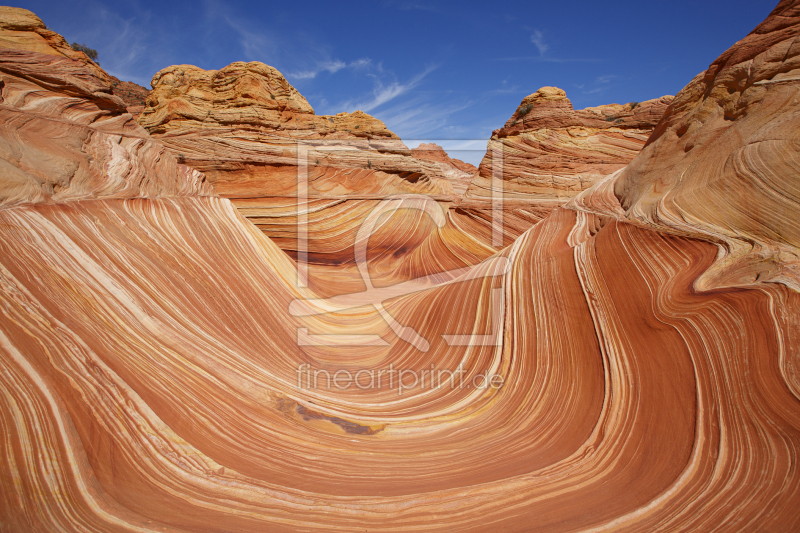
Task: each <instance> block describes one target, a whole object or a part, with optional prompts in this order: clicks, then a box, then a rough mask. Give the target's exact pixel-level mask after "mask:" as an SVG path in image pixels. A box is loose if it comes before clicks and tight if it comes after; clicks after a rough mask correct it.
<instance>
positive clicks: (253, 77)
mask: <svg viewBox="0 0 800 533" xmlns="http://www.w3.org/2000/svg"><path fill="white" fill-rule="evenodd" d="M152 85H153V88H154V89H153V91H152V92H151V93H150V95H149V96H148V99H147V107H146V108H145V109H144V111H143V112H142V114H141V116H140V117H139V123H140V124H142V125H143V126H144V127H145V128H147V129H148V131H149V132H150V133H151V134H152V135H153V136H154V137H156V138H158V139H160V141H161V142H162V143H163V144H164V145H165V146H166V147H167V148H168V149H169V150H171V151H172V153H173V154H175V155H176V156H177V157H178V159H179V160H180V161H181V162H182V163H185V164H187V165H189V166H191V167H192V168H194V169H196V170H198V171H200V172H202V173H203V174H204V175H205V176H206V177H207V178H208V180H209V181H210V182H211V183H212V184H213V185H214V186H215V189H216V191H217V192H218V193H219V194H220V195H221V196H222V197H225V198H230V199H231V200H232V201H233V202H234V205H236V206H237V207H238V208H239V209H240V212H241V213H242V214H243V215H245V216H246V217H248V218H249V219H250V220H251V221H252V222H253V223H254V224H256V225H257V227H259V228H260V229H261V230H262V231H264V232H265V233H266V234H267V235H268V236H269V237H270V238H272V239H274V240H275V242H277V243H278V244H279V245H280V246H281V247H282V248H283V249H284V250H286V251H287V252H289V253H290V254H291V255H292V257H297V253H298V234H297V227H298V213H299V212H302V213H304V214H303V216H307V217H308V222H309V226H308V228H309V229H308V231H309V232H310V233H309V235H310V239H309V250H308V252H309V258H310V260H311V261H312V263H314V264H316V265H318V266H320V267H322V266H324V265H332V264H333V265H342V264H349V265H351V266H353V265H354V264H355V255H354V254H355V252H354V247H355V244H356V234H357V230H358V228H359V227H360V225H361V224H362V223H363V222H364V221H365V220H366V217H368V216H369V214H370V213H371V212H372V211H373V210H374V209H375V208H376V207H377V206H378V204H379V203H380V202H381V201H382V200H383V199H385V198H387V197H390V196H393V195H424V196H425V197H426V198H429V199H430V201H431V202H434V203H437V202H438V204H439V205H437V209H440V210H444V211H445V212H446V211H447V208H448V206H449V205H450V204H451V203H452V202H454V201H456V200H458V199H459V198H460V197H461V196H463V194H464V192H465V191H466V188H467V185H468V183H469V180H470V178H471V173H469V172H466V171H464V170H462V169H461V168H459V166H461V167H462V168H468V167H464V164H463V163H460V162H459V163H454V162H453V161H449V162H447V163H443V162H442V161H439V160H430V158H424V157H423V158H418V157H415V155H414V154H413V153H412V151H410V150H409V149H408V148H407V147H406V146H405V145H404V144H403V143H402V141H400V139H399V138H398V137H397V135H395V134H394V133H392V132H391V131H389V130H388V129H387V128H386V126H385V125H384V124H383V122H381V121H379V120H377V119H375V118H373V117H371V116H370V115H368V114H366V113H363V112H361V111H356V112H354V113H339V114H337V115H323V116H318V115H316V114H315V113H314V110H313V108H312V107H311V105H310V104H309V103H308V102H307V101H306V99H305V98H303V96H302V95H300V93H298V92H297V90H296V89H295V88H294V87H292V86H291V85H290V84H289V83H288V82H287V81H286V79H285V78H284V77H283V75H281V73H280V72H278V71H277V70H276V69H274V68H272V67H270V66H268V65H265V64H263V63H258V62H252V63H241V62H239V63H233V64H231V65H229V66H227V67H225V68H223V69H221V70H219V71H206V70H202V69H199V68H197V67H193V66H190V65H180V66H173V67H169V68H166V69H164V70H162V71H161V72H159V73H158V74H156V75H155V76H154V77H153V82H152ZM301 168H302V170H300V169H301ZM301 176H302V179H300V177H301ZM301 182H302V183H301ZM301 191H302V192H301ZM298 197H300V199H299V200H298ZM298 202H299V206H298ZM411 202H412V204H413V205H417V204H418V200H411ZM388 224H389V226H387V229H386V230H385V231H387V232H388V231H389V230H388V227H391V226H397V227H395V229H394V230H392V232H391V233H394V234H395V235H402V236H403V237H402V238H401V239H400V240H399V241H398V240H397V237H395V238H391V237H390V236H389V235H386V236H385V237H386V238H387V239H389V241H381V240H380V238H378V237H376V238H375V239H372V241H371V244H370V249H371V250H375V253H376V254H378V255H379V256H380V257H383V258H384V259H386V260H388V261H390V262H392V263H394V261H393V258H394V257H395V255H401V254H399V252H398V251H399V250H406V251H412V250H414V249H416V248H418V247H419V246H420V245H421V244H422V243H423V242H424V241H425V240H426V239H427V238H428V237H432V238H437V237H436V235H434V234H435V233H438V231H439V230H438V228H437V226H436V225H433V224H432V223H431V221H430V220H429V219H428V218H427V217H426V216H422V214H421V213H420V211H419V210H418V209H415V208H410V209H406V208H400V209H399V211H398V212H397V213H395V214H394V215H393V216H392V218H391V222H390V223H388ZM400 228H402V229H400ZM450 229H451V231H452V230H453V228H452V225H450ZM443 231H444V230H443ZM467 240H469V239H467ZM332 243H333V244H332ZM470 246H471V245H470ZM388 249H391V250H392V251H391V253H382V252H380V250H388ZM482 250H483V251H482V252H481V254H480V255H479V257H476V256H475V255H474V253H473V252H470V251H467V250H464V251H463V253H462V252H459V253H461V255H463V256H464V257H469V261H471V263H469V264H474V262H476V261H479V260H480V259H483V258H485V257H486V256H488V255H490V254H491V253H493V250H492V249H491V248H489V247H482ZM370 253H372V252H370ZM376 261H377V258H376ZM459 266H462V267H463V266H466V263H463V262H461V263H460V265H459ZM386 268H387V269H390V268H391V269H393V268H394V267H390V266H388V265H387V266H386ZM321 272H322V274H323V275H324V276H330V275H334V274H333V273H331V272H330V271H329V270H323V271H321Z"/></svg>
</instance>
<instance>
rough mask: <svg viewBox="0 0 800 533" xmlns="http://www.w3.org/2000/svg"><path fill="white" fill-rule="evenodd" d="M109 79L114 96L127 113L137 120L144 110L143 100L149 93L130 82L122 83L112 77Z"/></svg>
mask: <svg viewBox="0 0 800 533" xmlns="http://www.w3.org/2000/svg"><path fill="white" fill-rule="evenodd" d="M109 77H110V78H111V89H112V91H113V92H114V95H116V96H119V97H120V99H121V100H122V101H123V102H125V105H126V106H127V109H128V113H130V114H131V115H133V116H134V117H135V118H137V117H138V116H139V114H140V113H141V112H142V111H143V110H144V104H145V100H146V99H147V94H148V93H149V92H150V91H148V90H147V89H146V88H144V87H142V86H141V85H138V84H136V83H133V82H132V81H122V80H120V79H119V78H116V77H114V76H109Z"/></svg>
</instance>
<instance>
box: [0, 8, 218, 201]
mask: <svg viewBox="0 0 800 533" xmlns="http://www.w3.org/2000/svg"><path fill="white" fill-rule="evenodd" d="M0 21H2V22H0V45H3V46H5V48H0V86H1V87H2V93H1V96H2V99H1V100H0V154H2V160H0V165H2V173H3V179H2V181H0V205H3V206H9V205H15V204H20V203H27V202H51V201H56V202H58V201H65V200H82V199H92V198H135V197H154V196H179V195H184V194H192V195H194V194H211V193H212V192H213V191H212V188H211V187H210V186H209V185H208V184H207V183H205V180H204V178H203V176H202V175H200V174H199V173H198V172H197V171H196V170H194V169H191V168H189V167H186V166H184V165H181V164H179V163H178V161H177V160H176V159H175V158H174V157H173V156H172V155H171V154H169V152H168V151H167V150H166V149H165V148H164V147H163V145H161V144H160V143H157V142H153V141H152V140H151V139H150V138H149V135H148V134H147V132H146V131H144V130H143V129H142V128H141V127H139V126H138V125H137V124H136V122H135V121H134V120H133V117H132V116H131V115H130V114H128V113H127V110H126V107H125V103H124V102H123V101H122V100H121V99H120V98H119V97H117V96H114V95H113V94H112V85H111V80H110V77H109V76H108V75H107V74H106V73H105V72H104V71H102V70H101V69H100V68H99V67H97V66H96V65H95V64H94V63H93V62H92V61H91V60H89V59H88V58H87V57H86V55H85V54H84V53H83V52H75V51H74V50H72V48H70V47H69V46H68V45H66V41H64V39H63V38H62V37H61V36H60V35H58V34H56V33H54V32H51V31H49V30H46V29H45V28H44V24H43V23H42V22H41V20H39V19H38V18H37V17H36V16H35V15H34V14H33V13H31V12H30V11H27V10H25V9H15V8H7V7H3V8H0Z"/></svg>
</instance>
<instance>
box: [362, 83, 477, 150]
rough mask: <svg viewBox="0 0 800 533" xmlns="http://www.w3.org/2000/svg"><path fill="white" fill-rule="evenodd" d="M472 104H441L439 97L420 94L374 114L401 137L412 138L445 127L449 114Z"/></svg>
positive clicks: (453, 113) (464, 102)
mask: <svg viewBox="0 0 800 533" xmlns="http://www.w3.org/2000/svg"><path fill="white" fill-rule="evenodd" d="M473 105H474V102H471V101H462V102H458V103H449V104H447V103H444V104H443V103H442V101H441V100H439V99H436V100H431V98H430V97H429V96H428V95H420V96H416V97H414V98H411V99H408V100H404V101H401V102H398V103H395V104H393V105H392V106H389V107H387V108H386V109H383V110H382V111H381V112H380V114H379V115H376V116H377V117H378V118H380V119H381V120H382V121H383V122H384V123H385V124H386V126H387V127H388V128H389V129H390V130H392V131H394V132H395V133H397V134H398V135H400V137H402V138H403V139H413V138H420V137H422V136H426V137H428V136H430V135H432V134H433V132H435V131H437V130H441V129H443V128H446V127H447V126H448V123H449V119H450V117H451V116H453V115H455V114H456V113H459V112H461V111H463V110H465V109H467V108H469V107H472V106H473ZM439 144H441V143H439Z"/></svg>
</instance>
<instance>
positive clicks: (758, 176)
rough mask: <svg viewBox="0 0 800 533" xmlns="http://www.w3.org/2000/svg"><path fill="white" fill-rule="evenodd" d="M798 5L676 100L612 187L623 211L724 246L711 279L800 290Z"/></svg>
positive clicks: (777, 14) (782, 7)
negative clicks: (773, 283)
mask: <svg viewBox="0 0 800 533" xmlns="http://www.w3.org/2000/svg"><path fill="white" fill-rule="evenodd" d="M798 35H800V7H798V6H797V5H796V3H795V2H789V1H782V2H781V3H780V4H779V5H778V7H777V8H776V9H775V11H774V12H773V14H772V15H771V16H770V17H769V18H768V19H767V20H766V21H765V22H764V23H762V24H761V25H759V26H758V27H757V28H756V29H755V30H753V32H752V33H750V35H748V36H747V37H745V38H744V39H742V40H741V41H739V42H738V43H736V45H734V46H733V47H731V48H730V49H729V50H728V51H727V52H725V53H724V54H722V55H721V56H720V57H719V58H718V59H717V60H716V61H714V62H713V63H712V64H711V66H710V67H709V68H708V70H706V71H705V72H703V73H701V74H698V75H697V77H695V79H694V80H692V82H691V83H689V85H687V86H686V88H685V89H683V90H682V91H681V92H680V93H679V94H678V95H677V96H676V97H675V101H674V103H673V104H672V105H671V106H670V108H669V110H668V111H667V113H666V114H665V115H664V119H663V120H662V122H661V123H660V124H659V127H658V129H657V130H656V131H655V132H654V133H653V136H652V137H651V138H650V140H649V141H648V144H647V146H646V147H645V149H644V150H643V152H642V154H641V155H640V156H639V157H637V158H636V159H635V160H634V161H633V163H632V164H631V165H630V166H629V167H628V168H626V169H625V170H624V171H623V172H622V175H621V176H620V177H619V179H617V180H616V182H615V184H614V192H615V194H616V195H617V197H618V198H619V199H620V200H621V203H622V205H623V207H624V208H625V210H626V212H627V214H628V216H629V217H630V218H631V219H633V220H636V221H640V222H641V223H643V224H646V225H648V226H651V227H656V228H658V229H666V230H672V231H678V232H680V233H682V234H689V235H702V237H703V238H706V239H714V240H718V241H720V242H722V243H724V248H725V254H726V259H725V261H724V262H721V263H720V264H719V268H715V269H714V270H712V271H711V272H710V273H709V274H708V275H707V276H705V278H704V282H705V284H707V285H708V286H729V285H733V286H736V285H739V284H749V283H752V282H754V281H768V280H773V281H780V282H785V283H791V284H792V286H794V287H795V289H800V270H798V268H797V259H798V257H800V217H798V216H797V213H798V207H800V183H799V182H798V179H797V176H798V175H800V128H798V120H800V85H798V83H799V82H800V40H798Z"/></svg>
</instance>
